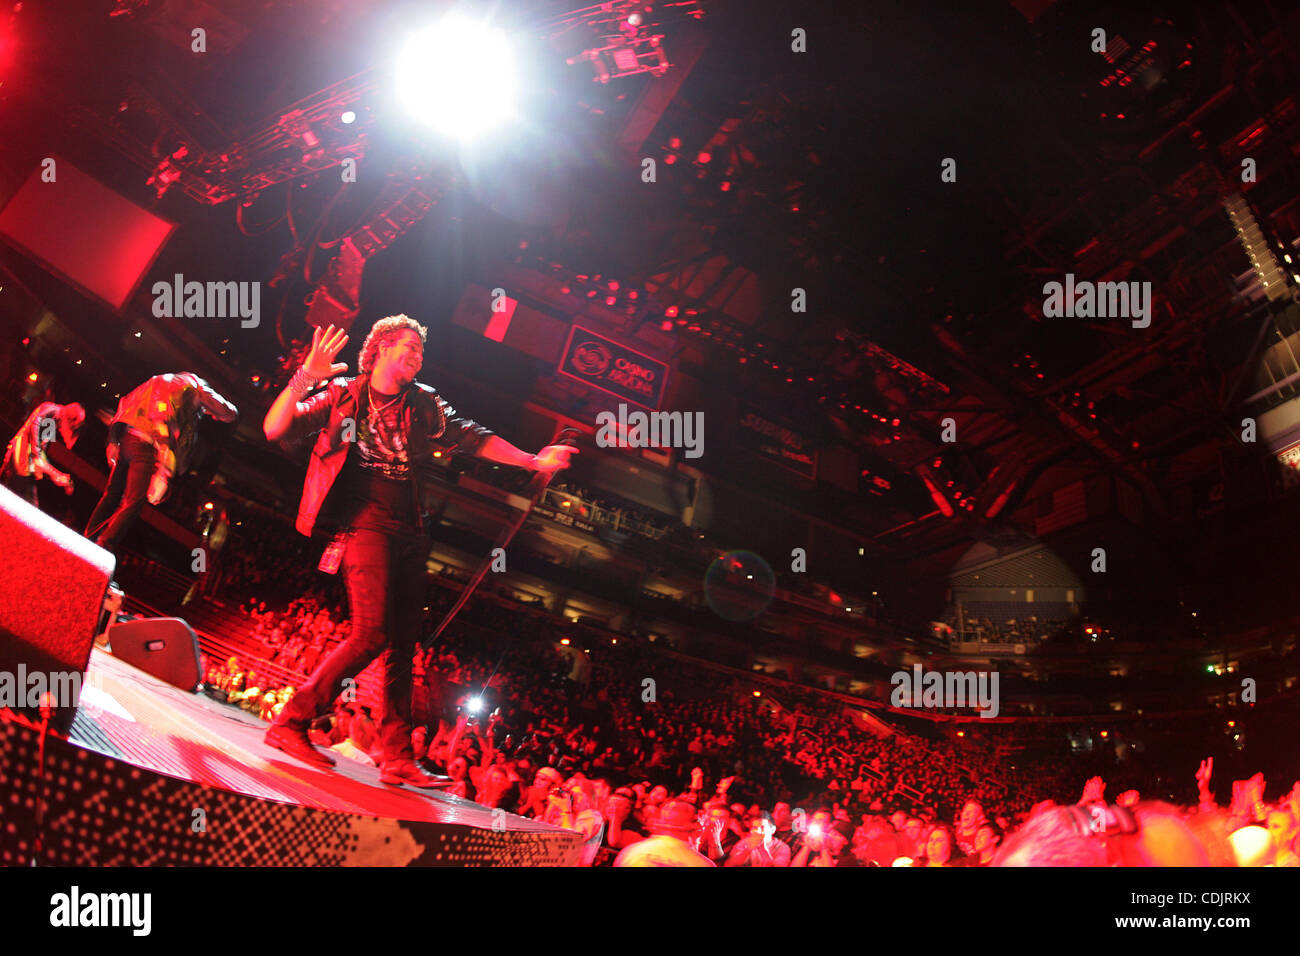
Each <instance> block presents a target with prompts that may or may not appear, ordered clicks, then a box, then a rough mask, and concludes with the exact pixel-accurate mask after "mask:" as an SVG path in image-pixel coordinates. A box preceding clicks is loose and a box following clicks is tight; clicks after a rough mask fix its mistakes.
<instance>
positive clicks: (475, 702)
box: [469, 697, 483, 714]
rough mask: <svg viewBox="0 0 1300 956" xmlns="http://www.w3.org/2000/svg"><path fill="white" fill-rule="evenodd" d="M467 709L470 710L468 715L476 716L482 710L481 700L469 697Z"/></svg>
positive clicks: (480, 698)
mask: <svg viewBox="0 0 1300 956" xmlns="http://www.w3.org/2000/svg"><path fill="white" fill-rule="evenodd" d="M469 709H470V713H472V714H477V713H478V712H479V711H480V710H482V709H483V698H482V697H471V698H470V699H469Z"/></svg>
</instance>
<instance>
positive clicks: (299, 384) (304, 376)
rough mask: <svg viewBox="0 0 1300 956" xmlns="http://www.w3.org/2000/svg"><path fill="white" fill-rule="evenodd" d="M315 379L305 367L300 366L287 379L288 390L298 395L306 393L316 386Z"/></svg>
mask: <svg viewBox="0 0 1300 956" xmlns="http://www.w3.org/2000/svg"><path fill="white" fill-rule="evenodd" d="M317 381H318V380H317V379H316V378H315V377H314V376H312V375H309V374H308V373H307V369H306V367H300V368H299V369H298V371H296V372H294V373H293V378H291V379H289V390H290V391H291V392H295V393H296V394H298V395H306V394H307V393H308V392H310V391H311V390H312V389H313V388H315V387H316V383H317Z"/></svg>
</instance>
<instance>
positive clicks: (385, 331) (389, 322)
mask: <svg viewBox="0 0 1300 956" xmlns="http://www.w3.org/2000/svg"><path fill="white" fill-rule="evenodd" d="M407 329H412V330H413V331H415V332H418V333H419V334H420V342H421V344H423V343H424V342H426V341H427V340H428V334H429V330H428V329H427V328H425V327H424V326H423V325H421V324H420V323H419V322H417V321H415V319H413V318H411V317H410V316H409V315H390V316H388V317H387V318H383V319H380V320H379V321H378V322H376V323H375V324H374V325H372V326H371V327H370V333H369V334H368V335H367V336H366V340H365V341H364V342H362V343H361V355H360V356H359V357H358V358H357V368H359V369H360V370H361V372H362V374H365V375H369V374H370V371H371V369H373V368H374V367H375V358H376V356H378V355H379V348H380V346H382V345H387V344H388V343H390V342H392V341H393V339H395V338H397V336H398V334H399V333H401V332H404V331H406V330H407Z"/></svg>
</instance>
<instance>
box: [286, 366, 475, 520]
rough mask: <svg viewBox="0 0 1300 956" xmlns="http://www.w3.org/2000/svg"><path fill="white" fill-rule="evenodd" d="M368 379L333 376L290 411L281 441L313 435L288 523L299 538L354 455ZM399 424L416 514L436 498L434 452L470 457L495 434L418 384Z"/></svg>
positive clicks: (405, 403) (406, 395)
mask: <svg viewBox="0 0 1300 956" xmlns="http://www.w3.org/2000/svg"><path fill="white" fill-rule="evenodd" d="M369 381H370V376H368V375H359V376H357V377H355V378H336V379H334V380H333V381H331V382H330V383H329V384H328V385H327V386H325V388H323V389H322V390H321V391H319V392H317V393H316V394H314V395H312V396H311V397H310V398H308V399H307V400H306V401H305V402H302V403H300V405H299V410H297V411H295V413H294V416H293V421H292V423H291V424H290V425H289V430H288V431H287V432H286V433H285V436H284V439H283V440H284V441H286V442H293V441H298V440H302V439H304V438H307V437H309V436H311V435H313V434H315V435H316V443H315V445H314V446H313V447H312V451H311V461H310V462H309V463H308V465H307V478H306V480H305V481H304V482H303V486H302V501H301V503H300V504H299V505H298V520H297V521H296V522H295V525H294V527H296V528H297V529H298V532H299V533H300V534H305V535H308V536H310V535H311V533H312V531H313V530H314V529H315V527H316V523H317V519H318V518H319V517H320V515H321V513H322V510H323V509H324V507H325V505H326V502H327V500H328V498H329V494H330V490H331V489H332V488H333V487H334V484H335V481H336V480H337V478H338V476H339V474H340V473H341V472H342V471H343V465H344V464H345V463H346V462H347V459H348V455H350V454H360V452H358V451H356V444H357V443H356V441H355V440H354V439H355V436H356V431H357V428H356V425H357V422H359V421H360V420H361V416H363V415H365V414H367V413H368V412H369V393H370V390H369V389H368V388H367V387H366V386H367V385H368V384H369ZM402 426H403V428H405V429H406V432H407V448H408V454H409V455H410V467H411V493H412V494H413V495H415V504H416V514H418V515H424V514H427V513H428V512H429V511H430V510H432V509H431V502H432V501H433V500H434V499H435V497H436V492H435V489H434V486H433V481H432V469H433V456H434V452H441V453H443V454H447V453H449V452H453V451H455V452H461V453H464V454H473V453H474V452H476V451H477V450H478V449H479V447H480V446H481V445H482V444H483V443H484V442H485V441H487V439H488V438H490V437H491V436H492V435H493V434H495V433H494V432H492V431H491V430H489V429H487V428H484V427H483V426H482V425H480V424H478V422H475V421H474V420H473V419H469V418H460V417H458V416H457V415H456V409H454V408H452V406H451V405H450V404H449V403H448V402H447V401H445V400H444V399H443V398H442V396H440V395H438V394H437V393H436V392H435V391H434V390H433V389H431V388H429V387H428V386H427V385H422V384H420V383H419V382H416V383H415V384H413V385H412V386H411V387H410V388H408V389H407V390H406V392H405V393H404V395H403V396H402ZM413 530H414V529H413Z"/></svg>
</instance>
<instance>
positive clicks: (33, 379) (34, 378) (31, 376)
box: [27, 372, 40, 384]
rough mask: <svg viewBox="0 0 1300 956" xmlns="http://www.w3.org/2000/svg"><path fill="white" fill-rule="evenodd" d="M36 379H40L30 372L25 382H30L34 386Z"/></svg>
mask: <svg viewBox="0 0 1300 956" xmlns="http://www.w3.org/2000/svg"><path fill="white" fill-rule="evenodd" d="M38 378H40V376H39V375H37V374H36V373H35V372H32V373H31V374H30V375H28V376H27V381H29V382H32V383H33V384H34V383H35V382H36V380H37V379H38Z"/></svg>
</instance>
